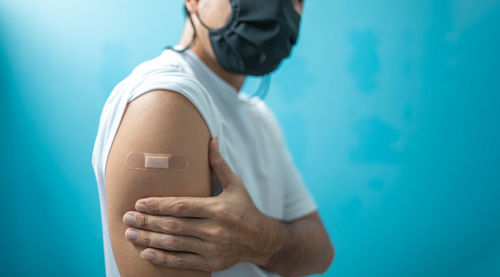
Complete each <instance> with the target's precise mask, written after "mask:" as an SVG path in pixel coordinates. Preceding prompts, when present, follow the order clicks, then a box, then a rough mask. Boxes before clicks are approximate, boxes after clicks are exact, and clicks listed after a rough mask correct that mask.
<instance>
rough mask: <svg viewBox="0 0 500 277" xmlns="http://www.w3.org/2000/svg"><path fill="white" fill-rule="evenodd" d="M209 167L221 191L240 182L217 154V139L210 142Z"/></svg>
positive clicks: (218, 153)
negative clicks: (217, 180)
mask: <svg viewBox="0 0 500 277" xmlns="http://www.w3.org/2000/svg"><path fill="white" fill-rule="evenodd" d="M210 165H211V167H212V169H213V170H214V172H215V175H216V176H217V179H219V182H220V184H221V186H222V189H226V188H227V187H229V186H230V185H233V184H235V183H238V182H239V181H240V180H239V178H238V176H237V175H236V174H235V173H234V172H233V171H232V170H231V168H230V167H229V165H228V164H227V163H226V161H225V160H224V158H223V157H222V155H221V154H220V152H219V137H216V138H215V139H212V140H211V141H210Z"/></svg>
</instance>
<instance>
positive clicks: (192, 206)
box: [135, 197, 216, 218]
mask: <svg viewBox="0 0 500 277" xmlns="http://www.w3.org/2000/svg"><path fill="white" fill-rule="evenodd" d="M215 203H216V202H215V199H213V198H212V197H149V198H144V199H140V200H138V201H137V202H136V204H135V209H136V210H138V211H140V212H144V213H148V214H157V215H170V216H176V217H196V218H207V217H212V216H213V214H214V212H213V209H212V208H213V206H214V205H215Z"/></svg>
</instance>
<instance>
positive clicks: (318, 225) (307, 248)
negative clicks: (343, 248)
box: [261, 212, 335, 276]
mask: <svg viewBox="0 0 500 277" xmlns="http://www.w3.org/2000/svg"><path fill="white" fill-rule="evenodd" d="M268 220H270V221H274V222H271V223H267V224H264V225H265V226H269V234H270V236H271V237H274V238H273V239H272V240H273V241H274V245H275V247H273V248H272V249H273V254H271V256H270V258H269V259H268V260H267V261H266V262H265V264H263V265H261V266H262V267H263V268H265V269H266V270H268V271H272V272H276V273H278V274H281V275H283V276H303V275H311V274H315V273H324V272H325V271H326V270H327V269H328V267H329V266H330V264H331V262H332V261H333V258H334V256H335V250H334V249H333V246H332V243H331V241H330V238H329V237H328V233H327V232H326V230H325V228H324V227H323V224H322V222H321V218H320V217H319V214H318V213H317V212H313V213H311V214H309V215H307V216H304V217H301V218H299V219H297V220H295V221H293V222H290V223H282V222H279V221H277V220H275V219H271V218H268ZM271 226H272V227H271Z"/></svg>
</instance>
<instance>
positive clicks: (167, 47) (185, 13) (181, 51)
mask: <svg viewBox="0 0 500 277" xmlns="http://www.w3.org/2000/svg"><path fill="white" fill-rule="evenodd" d="M184 15H185V16H186V17H187V18H189V22H190V23H191V26H192V27H193V37H192V38H191V41H190V42H189V44H188V45H187V46H186V47H184V48H182V49H180V50H179V49H175V48H174V47H173V46H170V45H169V46H166V47H165V48H164V49H170V50H173V51H175V52H178V53H183V52H185V51H186V50H188V49H189V48H191V47H192V46H193V44H194V42H195V40H196V38H197V35H198V34H197V33H196V28H195V27H194V22H193V18H192V17H191V13H189V10H188V9H187V7H186V5H184Z"/></svg>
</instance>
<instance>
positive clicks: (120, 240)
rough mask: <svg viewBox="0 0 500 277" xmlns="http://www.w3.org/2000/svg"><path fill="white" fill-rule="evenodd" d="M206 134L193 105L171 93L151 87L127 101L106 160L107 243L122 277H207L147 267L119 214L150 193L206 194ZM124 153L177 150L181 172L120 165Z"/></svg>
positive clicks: (208, 174) (208, 189)
mask: <svg viewBox="0 0 500 277" xmlns="http://www.w3.org/2000/svg"><path fill="white" fill-rule="evenodd" d="M209 143H210V132H209V130H208V127H207V125H206V123H205V121H204V119H203V117H202V116H201V115H200V113H199V112H198V110H197V109H196V108H195V106H194V105H193V104H192V103H191V102H190V101H189V100H188V99H187V98H185V97H184V96H182V95H181V94H179V93H176V92H172V91H152V92H148V93H145V94H143V95H142V96H140V97H138V98H137V99H135V100H134V101H132V102H131V103H129V105H128V106H127V109H126V111H125V114H124V116H123V118H122V121H121V123H120V127H119V129H118V132H117V134H116V137H115V139H114V141H113V145H112V147H111V150H110V153H109V156H108V161H107V164H106V176H105V177H106V200H107V213H108V225H109V233H110V238H111V245H112V249H113V253H114V256H115V259H116V263H117V266H118V269H119V271H120V273H121V275H122V276H209V275H210V274H209V273H206V272H197V271H180V270H174V269H170V268H164V267H160V266H157V265H153V264H151V263H149V262H147V261H145V260H143V259H142V258H140V257H139V252H140V251H141V250H143V249H145V247H142V246H137V245H134V244H132V243H130V242H129V241H128V240H127V239H126V238H125V230H126V229H127V227H126V225H125V224H123V223H122V217H123V215H124V214H125V213H126V212H127V211H130V210H134V204H135V202H136V200H138V199H140V198H144V197H150V196H200V197H202V196H203V197H206V196H210V194H211V171H210V166H209V156H208V154H209ZM130 152H144V153H159V154H182V155H185V156H186V158H187V159H188V162H189V166H188V168H187V169H186V170H185V171H166V170H162V171H137V170H130V169H128V168H127V165H126V157H127V154H128V153H130Z"/></svg>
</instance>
